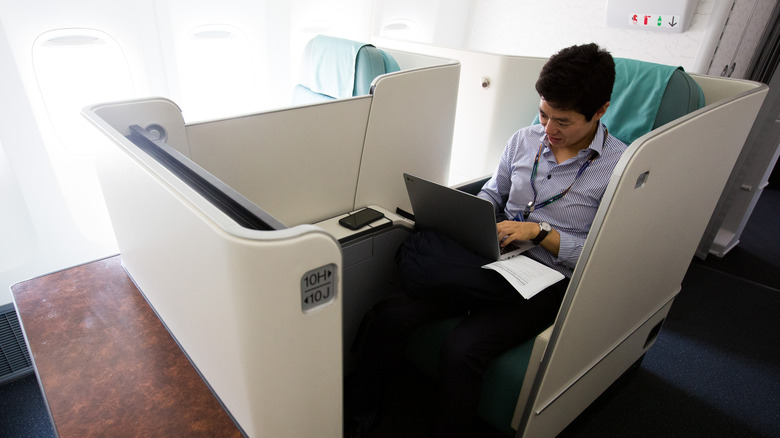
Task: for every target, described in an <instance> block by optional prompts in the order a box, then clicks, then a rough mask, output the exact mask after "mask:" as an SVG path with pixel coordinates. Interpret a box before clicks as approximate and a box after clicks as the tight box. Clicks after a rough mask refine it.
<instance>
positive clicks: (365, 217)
mask: <svg viewBox="0 0 780 438" xmlns="http://www.w3.org/2000/svg"><path fill="white" fill-rule="evenodd" d="M383 217H385V215H384V214H383V213H382V212H379V211H376V210H374V209H373V208H364V209H362V210H360V211H357V212H355V213H352V214H350V215H349V216H346V217H343V218H341V219H339V224H341V225H342V226H344V227H347V228H349V229H350V230H357V229H360V228H363V227H365V226H366V225H368V224H370V223H371V222H374V221H378V220H379V219H382V218H383Z"/></svg>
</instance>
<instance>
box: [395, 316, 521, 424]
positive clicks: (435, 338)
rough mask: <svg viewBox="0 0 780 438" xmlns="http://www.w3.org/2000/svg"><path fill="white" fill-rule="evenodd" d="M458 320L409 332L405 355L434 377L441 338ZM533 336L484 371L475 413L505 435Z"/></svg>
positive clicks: (512, 413) (497, 359) (513, 409)
mask: <svg viewBox="0 0 780 438" xmlns="http://www.w3.org/2000/svg"><path fill="white" fill-rule="evenodd" d="M461 320H462V318H451V319H446V320H441V321H435V322H431V323H429V324H426V325H424V326H422V327H420V328H419V329H417V330H416V331H415V332H414V333H413V335H412V338H411V340H410V342H409V345H408V347H407V350H406V356H407V358H409V360H410V361H411V362H412V363H413V364H414V365H415V366H416V367H417V368H418V369H419V370H421V371H422V372H423V373H424V374H426V375H427V376H428V377H430V378H431V379H434V380H437V379H438V374H439V373H438V366H439V365H438V364H439V349H440V348H441V345H442V343H443V342H444V338H445V337H446V336H447V333H449V332H450V331H451V330H452V329H453V328H455V326H456V325H458V323H460V321H461ZM535 339H536V337H533V338H531V339H529V340H527V341H526V342H524V343H522V344H520V345H518V346H516V347H514V348H512V349H510V350H509V351H507V352H505V353H504V354H502V355H501V356H499V357H497V358H495V359H494V360H493V361H492V362H491V363H490V366H489V367H488V369H487V370H486V371H485V374H484V384H483V386H482V395H481V397H480V402H479V415H480V417H481V418H482V419H483V420H485V421H487V422H488V423H489V424H490V425H492V426H493V427H495V428H496V429H498V430H500V431H501V432H503V433H505V434H506V435H508V436H513V435H514V434H515V432H516V431H515V430H514V429H512V426H511V424H512V417H513V416H514V413H515V405H516V404H517V398H518V396H519V395H520V389H521V387H522V385H523V379H524V378H525V372H526V370H527V369H528V361H529V359H530V357H531V350H532V349H533V345H534V340H535Z"/></svg>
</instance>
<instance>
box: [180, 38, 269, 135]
mask: <svg viewBox="0 0 780 438" xmlns="http://www.w3.org/2000/svg"><path fill="white" fill-rule="evenodd" d="M177 49H178V50H177V52H176V57H177V61H178V63H177V66H178V76H179V86H180V90H181V91H180V92H181V97H180V98H179V100H178V101H177V103H178V104H179V105H180V106H181V108H182V113H183V115H184V117H185V119H186V120H187V121H193V120H204V119H214V118H222V117H228V116H234V115H238V114H244V113H250V112H254V111H257V109H258V108H260V107H261V106H262V105H263V104H264V103H265V102H264V99H263V97H264V93H263V87H264V86H265V81H264V78H263V75H262V71H261V70H262V69H261V68H260V66H259V60H258V56H256V52H257V50H253V49H252V47H251V45H250V43H249V40H248V38H247V37H246V35H245V34H244V33H243V32H242V31H241V30H240V29H239V28H237V27H235V26H230V25H205V26H199V27H196V28H194V29H192V30H191V31H190V32H189V34H188V35H186V37H185V38H183V39H182V40H180V41H179V47H178V48H177ZM253 54H254V55H253ZM266 100H267V99H266Z"/></svg>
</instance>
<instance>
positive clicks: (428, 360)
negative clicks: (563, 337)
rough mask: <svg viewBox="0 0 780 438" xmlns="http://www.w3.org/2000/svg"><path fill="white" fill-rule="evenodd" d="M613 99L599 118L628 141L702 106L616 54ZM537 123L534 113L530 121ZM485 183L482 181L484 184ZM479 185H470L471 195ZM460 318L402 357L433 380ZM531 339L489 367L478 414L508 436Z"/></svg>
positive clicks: (665, 75)
mask: <svg viewBox="0 0 780 438" xmlns="http://www.w3.org/2000/svg"><path fill="white" fill-rule="evenodd" d="M615 73H616V78H615V85H614V87H613V90H612V100H611V103H610V107H609V109H608V111H607V113H606V114H605V115H604V117H603V118H602V120H603V121H604V123H605V124H606V125H607V127H608V128H609V131H610V133H612V134H613V135H615V136H616V137H617V138H619V139H620V140H622V141H623V142H625V143H626V144H631V142H633V141H634V140H636V139H637V138H639V137H641V136H642V135H644V134H646V133H647V132H650V131H651V130H653V129H655V128H657V127H660V126H662V125H664V124H666V123H668V122H670V121H672V120H675V119H677V118H679V117H682V116H684V115H686V114H688V113H690V112H692V111H695V110H697V109H699V108H701V107H703V106H704V94H703V92H702V90H701V88H700V87H699V85H698V84H697V83H696V82H695V81H694V80H693V79H692V78H691V77H690V76H688V74H686V73H685V72H684V71H683V70H682V68H680V67H672V66H666V65H661V64H654V63H648V62H643V61H636V60H631V59H622V58H615ZM535 123H538V117H537V119H536V121H535ZM483 183H484V182H483ZM481 187H482V184H470V185H469V188H468V190H467V191H469V192H471V193H472V194H475V193H476V192H478V191H479V190H480V188H481ZM460 321H461V318H452V319H447V320H443V321H435V322H431V323H429V324H426V325H424V326H422V327H420V328H419V329H417V330H416V331H415V332H414V333H413V334H412V339H411V341H410V344H409V347H408V349H407V351H406V356H407V358H408V359H409V360H410V361H411V362H412V363H413V364H414V365H415V366H416V367H417V368H419V369H420V370H422V371H423V372H424V373H425V374H427V375H428V376H430V377H431V378H432V379H436V378H437V374H438V372H437V370H438V353H439V349H440V347H441V345H442V343H443V341H444V338H445V337H446V335H447V333H448V332H449V331H450V330H452V329H453V328H454V327H455V326H456V325H457V324H458V323H459V322H460ZM534 341H535V338H531V339H528V340H526V341H525V342H523V343H521V344H520V345H518V346H516V347H514V348H512V349H510V350H508V351H507V352H505V353H504V354H502V355H501V356H499V357H497V358H496V359H495V360H493V362H492V363H491V364H490V365H489V367H488V369H487V370H486V372H485V375H484V386H483V388H482V396H481V400H480V405H479V415H480V417H482V419H484V420H485V421H487V422H488V423H489V424H491V425H492V426H493V427H495V428H496V429H497V430H499V431H501V432H503V433H504V434H506V435H508V436H514V434H515V433H516V431H515V430H514V429H512V427H511V422H512V417H513V415H514V411H515V405H516V404H517V401H518V396H519V394H520V390H521V389H522V384H523V379H524V377H525V373H526V370H527V369H528V361H529V359H530V356H531V351H532V349H533V345H534Z"/></svg>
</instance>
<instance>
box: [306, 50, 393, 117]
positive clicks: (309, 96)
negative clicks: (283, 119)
mask: <svg viewBox="0 0 780 438" xmlns="http://www.w3.org/2000/svg"><path fill="white" fill-rule="evenodd" d="M398 70H400V68H399V66H398V63H397V62H396V61H395V60H394V59H393V57H392V56H390V55H388V54H387V53H385V52H384V51H382V50H379V49H377V48H376V47H374V46H372V45H370V44H365V43H360V42H357V41H351V40H347V39H343V38H336V37H330V36H325V35H319V36H317V37H315V38H313V39H312V40H311V41H309V42H308V43H307V44H306V47H305V48H304V51H303V55H302V58H301V78H300V81H301V82H300V83H299V84H298V85H296V86H295V88H294V89H293V104H306V103H315V102H325V101H329V100H333V99H342V98H345V97H352V96H362V95H366V94H369V93H370V92H371V83H372V82H373V80H374V78H376V77H377V76H379V75H383V74H385V73H392V72H394V71H398Z"/></svg>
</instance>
